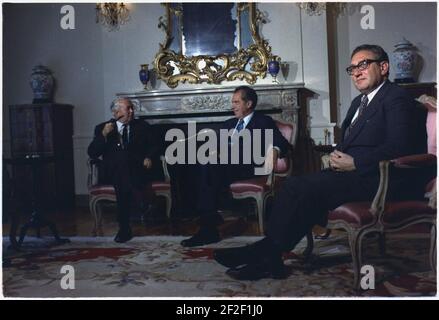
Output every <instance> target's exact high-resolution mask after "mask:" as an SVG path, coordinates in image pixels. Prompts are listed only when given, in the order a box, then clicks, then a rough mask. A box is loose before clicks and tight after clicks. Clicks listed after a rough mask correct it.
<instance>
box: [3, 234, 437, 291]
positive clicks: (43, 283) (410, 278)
mask: <svg viewBox="0 0 439 320" xmlns="http://www.w3.org/2000/svg"><path fill="white" fill-rule="evenodd" d="M182 239H183V237H137V238H134V239H133V240H132V241H130V242H128V243H126V244H117V243H115V242H113V241H112V239H111V238H77V237H74V238H71V240H72V242H71V243H69V244H65V245H61V246H55V245H54V244H53V242H52V241H51V240H50V239H36V238H33V239H32V238H26V241H25V243H24V247H23V251H21V252H12V251H11V249H8V240H7V239H6V238H3V294H4V296H6V297H229V298H230V297H340V296H343V297H346V296H411V297H415V296H434V295H436V276H435V275H434V274H433V272H431V270H430V269H429V264H428V250H429V239H428V237H426V236H424V237H423V238H421V239H419V238H418V239H415V238H414V237H410V236H407V235H405V236H404V238H401V237H400V236H394V237H392V238H389V239H388V242H387V254H386V255H385V256H380V255H379V254H378V248H377V245H376V241H375V240H376V239H375V238H371V239H367V240H366V243H365V247H367V250H366V251H367V252H368V255H366V257H365V259H364V261H365V263H367V264H369V265H373V266H374V268H375V277H376V286H375V289H374V290H367V291H362V292H356V291H354V290H353V289H352V282H353V274H352V270H351V258H350V254H349V251H348V247H347V240H346V238H344V237H343V236H336V237H335V236H334V237H331V238H330V239H327V240H320V241H318V242H317V243H316V249H315V251H314V252H316V253H318V257H316V258H315V259H314V261H313V263H312V264H304V263H303V261H302V260H301V259H300V253H301V252H302V250H303V247H304V245H305V241H302V242H301V243H300V244H299V245H298V246H297V248H296V249H295V250H294V251H293V252H291V253H290V254H288V255H287V256H285V264H286V265H287V266H288V269H289V274H290V275H289V277H288V279H286V280H273V279H263V280H259V281H236V280H233V279H231V278H229V277H228V276H227V275H226V274H225V271H226V268H224V267H222V266H221V265H219V264H217V263H216V262H215V261H214V260H212V251H213V249H214V248H218V247H229V246H237V245H244V244H247V243H251V242H253V241H255V240H257V239H258V238H257V237H236V238H231V239H226V240H224V241H222V242H220V243H218V244H215V245H209V246H205V247H200V248H194V249H186V248H183V247H181V246H180V245H179V243H180V241H181V240H182ZM64 265H70V266H72V267H73V270H74V278H75V288H74V289H62V288H61V279H62V277H63V276H64V275H65V274H64V273H61V268H62V267H63V266H64ZM69 274H71V273H69Z"/></svg>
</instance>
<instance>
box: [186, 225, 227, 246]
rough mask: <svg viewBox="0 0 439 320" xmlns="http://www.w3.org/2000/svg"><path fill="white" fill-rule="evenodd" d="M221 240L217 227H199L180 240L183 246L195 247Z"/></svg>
mask: <svg viewBox="0 0 439 320" xmlns="http://www.w3.org/2000/svg"><path fill="white" fill-rule="evenodd" d="M219 241H221V237H220V235H219V232H218V229H216V228H208V229H206V228H201V229H200V230H199V231H198V232H197V233H196V234H194V235H193V236H192V237H190V238H189V239H184V240H183V241H181V243H180V244H181V245H182V246H183V247H197V246H204V245H205V244H211V243H216V242H219Z"/></svg>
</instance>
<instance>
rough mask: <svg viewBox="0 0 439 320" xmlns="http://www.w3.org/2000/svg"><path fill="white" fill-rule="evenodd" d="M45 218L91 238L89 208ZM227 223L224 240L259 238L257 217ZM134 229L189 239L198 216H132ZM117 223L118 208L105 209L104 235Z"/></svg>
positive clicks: (228, 218)
mask: <svg viewBox="0 0 439 320" xmlns="http://www.w3.org/2000/svg"><path fill="white" fill-rule="evenodd" d="M45 216H46V217H47V218H48V219H49V220H51V221H52V222H54V223H55V224H56V227H57V229H58V232H59V233H60V235H61V236H66V237H67V236H68V237H72V236H91V234H92V233H91V232H92V229H93V225H94V219H93V217H92V216H91V214H90V211H89V209H88V207H78V208H75V209H73V210H69V211H62V212H61V211H57V212H52V213H46V214H45ZM223 216H224V220H225V222H224V224H222V225H221V226H220V233H221V235H222V237H224V238H225V237H233V236H239V235H252V236H256V235H259V233H258V223H257V219H256V217H255V216H251V215H248V216H239V214H238V215H234V214H233V213H232V212H225V213H224V215H223ZM29 217H30V215H29V214H22V215H21V217H20V226H21V225H23V223H25V222H27V221H28V220H29ZM131 227H132V230H133V234H134V236H147V235H184V236H190V235H192V234H194V233H195V232H196V231H197V229H198V226H197V219H196V218H195V217H188V218H187V217H186V218H181V217H177V218H171V219H169V220H168V219H166V217H165V214H164V213H162V212H161V211H159V212H158V213H157V214H156V215H155V217H147V218H146V219H143V220H142V219H140V217H133V219H131ZM117 230H118V224H117V222H116V209H115V207H114V206H105V207H104V208H103V232H104V236H114V235H115V234H116V233H117ZM9 232H10V219H8V217H3V236H7V235H9ZM49 234H50V233H49V230H45V229H42V230H41V235H42V236H44V235H49ZM27 235H35V231H34V230H30V231H29V232H28V234H27Z"/></svg>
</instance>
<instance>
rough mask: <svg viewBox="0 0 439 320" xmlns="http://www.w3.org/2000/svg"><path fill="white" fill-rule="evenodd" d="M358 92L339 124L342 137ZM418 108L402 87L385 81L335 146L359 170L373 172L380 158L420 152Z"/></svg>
mask: <svg viewBox="0 0 439 320" xmlns="http://www.w3.org/2000/svg"><path fill="white" fill-rule="evenodd" d="M361 96H362V95H359V96H358V97H356V98H355V99H354V100H353V101H352V104H351V106H350V108H349V110H348V112H347V115H346V118H345V120H344V121H343V124H342V137H344V133H345V131H346V128H347V127H348V126H349V124H350V123H351V121H352V118H353V116H354V114H355V112H356V110H357V109H358V107H359V105H360V101H361ZM420 112H421V110H420V109H419V108H418V107H417V106H416V105H415V101H414V100H413V98H411V97H410V96H409V95H408V94H407V92H406V91H405V90H404V89H402V88H400V87H399V86H397V85H395V84H393V83H391V82H389V81H386V82H385V83H384V85H383V86H382V87H381V89H380V90H379V91H378V92H377V94H376V95H375V96H374V98H373V99H372V101H370V102H369V105H368V106H367V107H366V109H365V110H364V111H363V114H362V115H361V117H359V118H358V120H357V122H356V123H355V125H354V126H353V128H352V129H351V131H350V133H349V135H348V136H347V137H346V138H345V139H343V140H342V142H341V143H340V144H338V145H337V147H336V149H338V150H340V151H342V152H344V153H347V154H349V155H351V156H352V157H353V158H354V162H355V167H356V168H357V171H358V172H359V173H360V174H362V173H371V171H375V172H376V170H377V169H378V163H379V161H381V160H390V159H394V158H397V157H401V156H404V155H409V154H416V153H423V152H425V150H426V134H425V122H422V121H423V120H422V114H420Z"/></svg>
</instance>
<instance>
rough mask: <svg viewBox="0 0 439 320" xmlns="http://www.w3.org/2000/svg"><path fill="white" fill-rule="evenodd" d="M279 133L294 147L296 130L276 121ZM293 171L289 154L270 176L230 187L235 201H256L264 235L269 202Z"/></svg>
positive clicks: (237, 183) (279, 160)
mask: <svg viewBox="0 0 439 320" xmlns="http://www.w3.org/2000/svg"><path fill="white" fill-rule="evenodd" d="M275 122H276V125H277V127H278V128H279V131H280V132H281V133H282V135H283V136H284V138H285V139H287V141H288V142H290V144H292V145H294V141H295V138H296V128H295V127H294V126H293V125H292V124H289V123H283V122H279V121H275ZM291 171H292V157H291V154H290V153H288V154H287V156H286V157H284V158H280V159H278V160H277V163H276V164H275V166H274V168H273V171H272V172H271V174H269V175H268V176H259V177H255V178H252V179H247V180H240V181H236V182H234V183H232V184H231V185H230V191H231V193H232V196H233V198H234V199H247V198H251V199H254V200H255V201H256V216H257V217H258V223H259V232H260V234H264V217H265V209H266V204H267V200H268V199H269V198H271V197H273V196H274V193H275V191H276V190H277V189H278V188H279V187H280V185H281V184H282V182H283V180H284V179H285V177H287V176H289V175H290V174H291Z"/></svg>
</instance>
